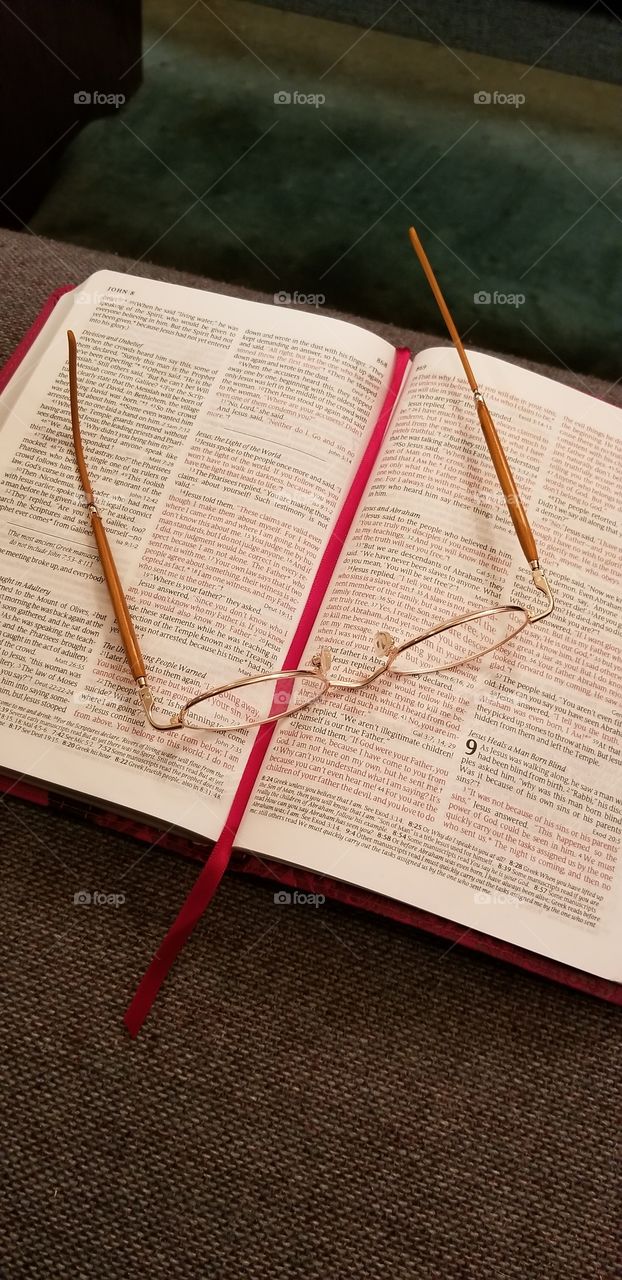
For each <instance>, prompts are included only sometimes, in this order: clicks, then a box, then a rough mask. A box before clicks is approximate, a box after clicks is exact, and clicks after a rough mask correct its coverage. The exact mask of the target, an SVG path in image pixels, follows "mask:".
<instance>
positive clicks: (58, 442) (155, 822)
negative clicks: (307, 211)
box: [0, 271, 622, 983]
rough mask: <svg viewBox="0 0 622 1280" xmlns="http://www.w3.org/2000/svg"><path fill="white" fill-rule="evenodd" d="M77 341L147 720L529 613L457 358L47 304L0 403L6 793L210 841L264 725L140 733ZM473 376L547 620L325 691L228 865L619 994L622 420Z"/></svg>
mask: <svg viewBox="0 0 622 1280" xmlns="http://www.w3.org/2000/svg"><path fill="white" fill-rule="evenodd" d="M67 329H71V330H73V332H74V333H75V334H76V338H77V342H78V351H79V375H80V408H81V418H82V432H83V438H84V447H85V451H86V456H87V459H88V463H89V469H90V471H91V475H92V479H93V484H94V488H95V491H96V494H97V500H98V504H99V506H100V508H101V510H102V512H103V513H104V515H105V522H106V529H107V531H108V537H109V540H110V543H111V545H112V546H113V547H114V554H115V559H116V561H117V565H118V567H119V573H120V576H121V579H122V581H123V586H124V589H125V592H126V595H127V599H128V602H129V603H130V606H131V610H132V617H133V620H134V625H135V626H136V630H137V632H138V633H139V635H140V638H141V645H142V649H143V652H144V655H145V659H146V662H147V667H148V670H149V678H150V684H151V685H152V686H153V688H154V690H155V691H156V693H157V697H158V702H159V704H160V705H162V707H164V708H167V707H170V708H171V709H174V708H176V707H178V706H180V705H181V704H183V703H185V702H186V701H187V700H188V699H189V698H192V696H193V694H196V693H199V692H200V691H201V690H203V689H205V688H206V687H210V686H211V687H213V686H216V685H222V684H225V683H227V682H229V681H234V680H236V679H238V678H239V677H244V676H248V675H254V674H256V673H261V672H262V671H265V672H270V671H276V670H279V669H281V668H282V667H283V666H284V665H285V660H286V658H287V655H288V653H289V652H290V651H291V647H292V642H293V640H294V638H295V637H296V638H297V639H296V643H297V644H298V643H299V648H300V658H301V663H303V664H305V663H306V664H307V665H308V663H309V662H310V660H311V658H312V655H315V654H317V653H318V652H321V651H322V650H323V649H329V650H330V651H331V653H332V664H333V670H335V671H337V672H338V673H339V674H340V675H341V676H342V677H343V679H344V680H347V679H348V678H349V677H350V678H354V677H360V675H361V673H362V672H365V671H366V670H370V669H371V667H372V666H373V663H374V656H373V653H374V637H375V636H376V634H377V633H378V632H386V633H390V635H391V636H393V637H395V638H396V639H397V640H398V641H400V640H406V639H407V638H408V637H411V636H417V635H418V634H419V633H421V632H423V631H425V630H426V629H428V628H430V627H433V626H434V624H435V623H437V622H441V621H442V620H444V619H446V618H449V617H451V616H452V615H457V614H462V613H466V612H467V611H468V610H469V609H471V608H472V609H480V608H482V607H486V606H487V605H490V606H491V607H492V606H495V605H498V604H499V603H502V602H504V601H506V600H507V601H512V602H515V603H517V604H521V605H523V606H525V607H526V608H528V609H529V608H534V609H537V606H538V601H537V600H536V599H535V598H534V597H535V596H536V595H537V592H535V591H534V587H533V584H532V581H531V575H530V573H529V570H528V568H527V566H526V564H525V562H524V560H523V559H522V558H521V555H520V550H519V547H518V545H517V543H516V539H515V536H514V533H513V529H512V525H511V522H510V520H509V517H508V512H507V509H506V507H505V503H504V501H503V497H502V494H501V492H500V490H499V487H498V485H497V482H496V478H495V475H494V471H493V469H492V466H491V462H490V458H489V456H488V454H487V452H486V448H485V445H484V442H483V440H482V436H481V432H480V429H479V424H478V420H477V415H476V414H475V412H474V408H473V399H472V396H471V395H470V394H469V388H468V386H467V385H466V383H465V380H464V375H463V374H462V371H461V369H460V366H459V362H458V358H457V356H456V353H455V352H454V351H453V350H452V349H450V348H446V347H443V348H441V347H439V348H436V347H435V348H433V349H431V350H428V351H425V352H423V353H421V354H419V355H418V356H416V357H415V358H414V359H410V357H409V355H408V353H406V352H397V353H396V351H395V350H394V349H393V348H392V347H391V346H390V345H389V344H388V343H387V342H385V341H383V340H382V339H380V338H379V337H376V336H375V335H373V334H371V333H369V332H367V331H365V330H364V329H362V328H359V327H357V326H354V325H350V324H346V323H344V322H343V321H338V320H334V319H331V318H329V317H323V316H322V317H321V316H315V315H310V314H308V313H302V312H299V311H295V310H292V309H290V308H285V307H278V306H274V307H271V306H265V305H262V304H258V303H251V302H244V301H240V300H237V299H233V298H227V297H224V296H220V295H215V294H211V293H208V292H202V291H198V290H191V289H186V288H182V287H179V286H173V285H169V284H161V283H156V282H153V281H149V280H143V279H138V278H135V277H132V276H128V275H122V274H117V273H115V272H107V271H106V272H98V273H97V274H95V275H93V276H92V277H90V278H89V279H88V280H87V281H86V282H85V283H84V285H83V286H81V287H80V288H79V289H77V290H73V291H67V292H66V293H65V294H64V296H62V297H61V298H60V299H59V300H58V301H57V302H56V305H55V306H54V307H53V308H50V314H49V316H48V318H47V320H46V322H45V324H43V326H42V327H41V328H40V331H39V333H38V335H37V336H36V337H35V339H34V341H33V342H32V343H31V345H30V346H29V348H28V350H27V351H26V353H25V354H24V355H23V358H22V359H21V360H20V361H19V363H18V362H17V361H14V362H13V365H12V366H11V368H10V369H9V370H8V373H10V375H11V376H10V377H8V378H5V382H6V386H5V389H4V391H3V393H2V397H1V398H0V427H1V430H0V598H1V601H2V627H1V628H0V662H1V669H2V683H1V687H0V769H1V770H2V771H3V774H4V775H5V778H6V779H8V780H9V781H8V782H5V787H6V789H8V790H10V791H13V792H14V793H16V794H28V786H25V784H28V785H29V786H31V787H32V785H33V784H34V786H35V787H39V788H42V789H45V790H46V791H49V792H50V793H56V794H60V795H66V796H69V797H79V798H80V800H81V802H84V803H87V804H88V805H89V806H93V807H94V808H103V809H105V810H107V811H109V812H114V813H115V814H117V815H124V816H125V817H126V818H130V819H134V820H138V821H140V822H141V823H142V824H149V825H151V826H152V827H154V828H157V829H159V830H162V829H166V830H167V831H169V832H171V833H173V835H175V836H177V837H184V838H187V839H188V840H189V841H190V842H192V844H193V846H194V848H195V849H196V847H197V844H198V842H211V841H216V840H217V839H218V837H219V834H220V832H221V830H222V828H223V824H224V823H225V821H226V818H227V814H228V813H229V810H230V807H231V804H232V801H233V799H234V797H235V795H236V791H237V788H238V786H239V783H240V779H241V778H242V775H243V773H244V770H245V768H246V767H247V766H248V762H249V757H250V753H251V752H252V750H253V743H254V740H255V738H256V735H257V732H258V731H257V730H252V729H251V730H240V731H237V732H235V733H227V734H219V733H215V734H202V733H197V732H193V731H191V730H185V731H182V732H178V733H165V734H158V733H156V732H154V731H153V729H151V728H150V726H149V725H148V724H147V723H146V721H145V717H144V714H143V711H142V709H141V705H140V702H139V700H138V698H137V697H136V691H135V688H134V685H133V681H132V679H131V676H130V673H129V671H128V669H127V664H126V662H125V656H124V653H123V648H122V645H121V643H120V637H119V633H118V629H117V626H116V623H115V621H114V615H113V612H112V608H111V605H110V601H109V597H108V595H107V592H106V586H105V583H104V580H103V576H102V571H101V566H100V563H99V560H98V556H97V549H96V547H95V544H94V541H93V537H92V532H91V529H90V526H89V521H88V518H87V513H86V511H85V506H84V495H83V493H82V490H81V487H80V484H79V481H78V475H77V470H76V464H75V457H74V455H73V450H72V442H71V429H70V416H69V389H68V369H67V340H66V331H67ZM470 358H471V361H472V364H473V368H474V370H475V372H476V375H477V379H478V382H479V384H480V385H481V386H482V387H483V388H485V391H486V397H487V401H488V404H489V405H490V407H491V409H492V411H493V413H494V417H495V421H496V423H497V426H498V428H499V431H500V434H501V437H502V440H503V444H504V446H505V449H506V452H507V454H508V456H509V458H510V459H511V464H512V467H513V470H514V473H515V475H516V476H517V478H518V480H519V482H520V489H521V493H522V495H523V498H524V501H525V505H526V507H527V510H528V513H529V518H530V520H531V523H532V526H533V528H534V530H535V531H536V534H537V539H538V544H539V547H540V551H541V555H542V558H543V562H544V563H545V565H546V569H547V571H548V574H549V578H550V582H551V586H552V588H553V591H554V593H555V598H556V608H555V610H554V612H553V613H552V614H551V615H550V616H549V617H548V618H546V619H545V620H544V621H542V622H541V623H539V624H538V626H533V627H531V626H528V627H526V628H525V629H524V630H523V631H521V632H520V634H518V635H517V636H516V637H515V638H514V639H513V640H512V641H511V642H510V643H509V644H506V645H504V646H503V647H502V648H499V649H497V650H495V651H494V652H492V653H490V654H488V655H487V656H485V657H483V658H481V659H479V660H478V661H475V662H472V663H469V664H467V665H464V666H460V667H457V668H456V669H454V670H447V671H442V672H436V673H434V674H430V675H422V676H419V677H416V678H415V677H413V678H393V677H392V676H391V674H390V673H389V674H387V675H386V676H385V677H384V678H383V679H380V680H377V681H376V682H374V683H373V684H371V685H369V687H367V688H363V689H360V690H357V691H356V692H350V691H348V690H339V689H331V691H330V692H329V693H328V694H327V695H326V696H325V697H323V698H322V699H321V700H320V701H319V702H317V704H314V705H312V706H309V707H308V708H307V709H305V710H303V711H301V712H300V713H299V714H297V715H295V716H292V717H291V718H290V719H285V720H282V721H280V722H279V723H278V724H275V725H274V726H272V729H271V737H270V741H269V745H268V748H267V754H266V755H265V759H264V760H263V763H262V766H261V769H260V770H259V775H258V777H257V779H256V781H255V785H254V788H253V791H252V795H250V798H249V801H248V803H247V804H246V806H245V811H244V816H243V817H242V819H241V822H240V825H239V828H238V832H237V837H236V848H237V849H238V850H240V851H242V852H244V853H245V854H246V853H250V854H252V855H255V857H256V858H258V859H261V860H265V859H268V860H269V862H270V867H271V868H272V869H273V870H274V868H276V875H277V877H278V875H279V871H278V868H279V867H281V868H283V871H284V879H285V882H287V875H286V874H285V873H286V869H287V868H288V867H290V868H291V867H295V868H297V869H299V870H302V871H304V872H309V873H313V874H314V875H315V876H316V877H317V876H321V877H323V878H324V883H325V882H326V878H327V877H328V878H330V883H331V884H333V885H335V887H336V888H337V887H338V885H339V884H340V883H341V884H347V885H351V886H356V887H357V888H359V889H361V890H364V891H369V892H370V893H371V894H373V895H380V896H381V897H382V898H383V899H389V900H393V901H394V902H397V903H401V904H406V905H410V906H412V907H416V908H419V909H420V910H421V911H423V912H426V913H430V918H432V917H438V918H441V919H443V920H447V921H454V922H458V923H459V924H460V925H461V926H463V927H464V930H465V938H464V940H465V942H466V943H467V944H468V942H469V937H468V936H466V931H476V932H478V933H480V934H485V935H492V936H493V937H496V938H499V939H502V940H505V941H506V942H509V943H511V944H514V945H515V946H517V947H520V948H523V949H524V950H525V952H532V953H538V954H539V955H542V956H545V957H550V958H552V959H553V960H555V961H559V962H562V963H563V964H565V965H568V966H572V967H574V968H575V969H578V970H583V971H585V972H586V973H588V974H592V975H597V976H598V977H600V978H602V979H606V980H608V982H609V983H615V982H621V981H622V929H621V927H620V920H621V915H622V874H621V872H622V865H621V864H622V858H621V854H622V788H621V786H620V778H621V774H620V764H621V762H622V734H621V730H622V589H621V585H620V584H621V581H622V515H621V510H620V506H621V503H620V494H621V493H622V414H621V413H620V411H618V410H616V409H614V408H612V407H611V406H609V405H606V404H603V403H600V402H598V401H596V400H594V399H592V398H590V397H589V396H587V395H584V394H582V393H581V392H578V391H574V390H570V389H568V388H567V387H565V386H562V385H559V384H557V383H555V382H553V381H551V380H549V379H545V378H543V377H541V376H539V375H537V374H533V373H528V372H525V371H524V370H521V369H519V368H517V367H515V366H514V365H510V364H508V363H505V362H504V361H501V360H498V359H494V358H492V357H489V356H486V355H482V354H478V353H477V352H473V353H470ZM363 464H365V466H366V468H367V470H366V471H365V473H364V481H365V482H364V483H362V482H361V483H359V485H358V489H357V477H358V478H359V481H360V480H361V475H362V474H363V473H362V472H361V468H362V466H363ZM353 495H354V496H355V499H356V500H354V497H353ZM344 513H346V514H347V520H346V523H345V525H344ZM335 530H339V535H338V536H339V540H340V545H339V547H338V549H337V550H338V554H337V553H335V555H334V557H333V560H334V564H333V565H332V566H331V571H330V573H325V574H324V577H323V578H322V573H321V572H319V571H320V569H321V566H323V565H325V564H326V550H327V547H328V546H329V545H330V544H331V539H333V544H334V539H335ZM344 530H345V532H344ZM342 535H343V536H342ZM189 847H190V846H189ZM256 865H259V863H257V864H256ZM251 869H252V868H251Z"/></svg>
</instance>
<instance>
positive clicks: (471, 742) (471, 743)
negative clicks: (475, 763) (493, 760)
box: [466, 738, 477, 756]
mask: <svg viewBox="0 0 622 1280" xmlns="http://www.w3.org/2000/svg"><path fill="white" fill-rule="evenodd" d="M476 751H477V743H476V741H475V738H467V744H466V754H467V755H468V756H474V755H475V752H476Z"/></svg>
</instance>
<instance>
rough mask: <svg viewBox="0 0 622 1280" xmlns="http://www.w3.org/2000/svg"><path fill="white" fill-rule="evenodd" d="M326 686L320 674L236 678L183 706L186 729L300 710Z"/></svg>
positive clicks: (244, 724) (233, 725) (241, 723)
mask: <svg viewBox="0 0 622 1280" xmlns="http://www.w3.org/2000/svg"><path fill="white" fill-rule="evenodd" d="M325 688H326V682H325V680H324V679H323V678H322V676H319V675H318V676H314V675H310V674H308V673H307V672H303V673H302V674H301V675H289V674H287V673H285V674H283V675H279V676H261V677H260V679H258V680H257V679H255V680H249V681H240V682H239V684H237V685H236V687H235V688H230V689H225V690H224V691H223V692H216V693H204V694H202V695H201V697H200V698H198V699H196V700H195V701H194V703H193V704H190V703H187V704H186V707H185V708H184V724H185V725H186V726H187V728H188V729H246V728H248V727H249V726H250V725H253V724H257V723H258V722H259V723H261V722H263V721H266V720H278V719H280V718H281V716H289V715H292V714H293V713H294V712H295V711H302V710H303V708H304V707H308V706H310V705H311V703H312V702H317V700H318V698H321V696H322V694H323V693H324V690H325Z"/></svg>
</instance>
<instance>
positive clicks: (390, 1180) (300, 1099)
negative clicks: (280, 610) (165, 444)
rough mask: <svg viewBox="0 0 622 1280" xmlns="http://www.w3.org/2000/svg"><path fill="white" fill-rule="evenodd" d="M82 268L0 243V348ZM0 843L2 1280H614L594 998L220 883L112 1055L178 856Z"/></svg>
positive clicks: (184, 868)
mask: <svg viewBox="0 0 622 1280" xmlns="http://www.w3.org/2000/svg"><path fill="white" fill-rule="evenodd" d="M58 254H60V255H61V257H62V258H63V259H64V263H63V264H62V265H61V263H60V262H59V261H58V258H57V256H56V255H58ZM93 264H94V265H109V264H110V258H109V257H108V258H106V259H104V258H103V255H94V254H89V253H88V252H87V251H84V250H73V249H70V248H68V247H67V246H66V245H62V246H53V247H52V248H50V247H48V246H46V245H45V244H37V243H36V242H35V241H33V240H32V239H27V238H25V237H16V236H14V235H10V234H7V233H2V234H1V235H0V282H1V283H2V292H3V299H4V315H5V319H4V324H3V327H4V329H5V332H4V333H3V335H2V336H3V342H4V346H5V349H6V347H8V346H10V345H11V343H12V342H14V341H15V340H16V338H17V337H19V336H21V333H22V332H23V330H24V329H25V327H26V326H27V324H28V323H29V322H30V321H31V320H32V319H33V318H34V314H35V313H36V311H37V309H38V307H39V305H40V303H41V301H42V300H43V298H44V296H45V295H46V293H47V292H48V291H49V290H50V289H51V288H52V287H53V286H54V285H56V284H58V283H61V282H63V281H65V280H68V279H69V280H70V279H72V278H73V279H79V278H80V277H81V276H82V277H83V276H84V275H86V274H87V272H88V270H89V269H92V265H93ZM142 271H143V273H147V274H148V273H149V269H148V268H147V267H145V265H144V264H143V267H142ZM153 274H158V275H168V276H169V277H170V276H171V275H172V274H173V273H171V272H162V271H160V270H159V269H158V270H157V271H154V272H153ZM0 849H1V852H2V860H3V876H2V882H3V889H4V903H3V924H4V929H3V934H4V940H3V950H4V952H5V955H4V970H5V975H6V977H5V982H4V985H3V995H2V1011H1V1025H2V1030H3V1039H4V1042H5V1047H4V1052H3V1074H4V1077H5V1090H4V1097H5V1102H6V1114H5V1121H4V1126H3V1139H4V1141H3V1156H2V1159H3V1165H4V1167H3V1169H2V1177H1V1183H0V1185H1V1188H2V1191H1V1195H2V1200H3V1205H4V1212H5V1226H4V1230H3V1232H2V1243H1V1245H0V1249H1V1254H0V1275H1V1276H2V1277H3V1280H4V1277H6V1278H7V1280H22V1278H23V1280H82V1278H83V1277H84V1278H86V1277H88V1278H89V1280H90V1278H92V1277H95V1278H97V1280H99V1278H100V1277H101V1278H102V1280H127V1277H140V1278H142V1277H148V1278H149V1280H160V1278H162V1280H170V1278H172V1277H175V1278H177V1277H179V1278H181V1280H196V1278H199V1277H200V1280H367V1278H368V1277H369V1280H385V1278H386V1280H613V1277H614V1276H616V1275H619V1274H620V1272H619V1265H620V1255H619V1235H618V1226H617V1222H618V1218H619V1187H620V1183H619V1166H618V1165H617V1163H616V1158H615V1143H616V1138H617V1134H618V1132H619V1126H620V1118H621V1108H620V1080H619V1050H618V1045H619V1021H620V1019H619V1013H618V1012H617V1011H616V1010H615V1009H613V1008H612V1007H611V1006H607V1005H604V1004H600V1003H599V1002H597V1001H596V1000H594V999H592V998H590V997H587V996H581V995H578V994H577V993H573V992H571V991H568V990H565V989H563V988H560V987H556V986H554V985H553V984H550V983H547V982H545V981H544V980H542V979H539V978H536V977H532V976H529V975H527V974H525V973H521V972H519V971H517V970H514V969H512V968H510V967H507V966H505V965H502V964H500V963H496V962H494V961H492V960H490V959H487V958H485V957H482V956H478V955H475V954H473V953H470V952H468V951H466V950H464V949H462V948H461V947H459V946H454V947H451V948H448V947H447V944H446V943H443V942H441V941H439V940H437V939H433V938H430V937H428V936H424V935H422V934H419V933H417V932H416V931H415V930H412V929H406V928H402V927H400V926H398V925H394V924H392V923H390V922H388V921H386V920H381V919H379V918H370V917H367V916H365V915H364V914H363V913H359V912H356V911H353V910H350V909H348V908H345V907H341V906H338V905H336V904H331V903H327V904H326V905H325V906H324V907H323V908H322V909H321V911H320V910H316V911H311V910H310V909H307V908H303V907H300V908H294V907H287V908H283V907H279V906H276V905H275V904H274V902H273V895H272V889H271V887H270V886H268V885H266V884H263V883H262V884H259V883H256V882H254V881H249V880H246V879H244V878H243V877H238V876H234V875H230V876H228V877H226V878H225V881H224V883H223V885H222V887H221V889H220V892H219V893H218V895H217V897H216V900H215V902H214V903H213V904H212V906H211V907H210V910H209V912H208V915H207V916H206V918H205V921H204V922H203V925H202V926H201V928H200V929H199V930H198V931H197V933H196V935H195V937H194V938H193V940H192V942H191V944H190V945H189V946H188V948H187V950H186V951H185V953H184V955H183V956H182V958H181V960H180V962H179V963H178V964H177V966H176V968H175V970H174V973H173V975H172V977H171V979H170V980H169V981H168V982H167V984H166V986H165V988H164V989H163V991H162V993H161V995H160V998H159V1000H158V1002H157V1005H156V1008H155V1010H154V1012H153V1014H152V1016H151V1018H150V1019H149V1021H148V1023H147V1024H146V1026H145V1028H144V1030H143V1032H142V1033H141V1035H140V1037H139V1038H138V1040H137V1041H136V1042H135V1043H131V1042H130V1040H129V1039H128V1037H127V1035H126V1034H125V1033H124V1031H123V1029H122V1026H121V1016H122V1012H123V1009H124V1007H125V1004H126V1003H127V1001H128V999H129V997H130V995H131V993H132V991H133V989H134V986H135V984H136V982H137V980H138V978H139V977H140V975H141V974H142V972H143V970H144V967H145V965H146V963H147V961H148V960H149V958H150V957H151V954H152V952H153V950H154V949H155V947H156V946H157V944H158V943H159V941H160V940H161V937H162V934H163V932H164V931H165V929H166V927H167V926H168V924H169V923H170V921H171V919H172V917H173V915H174V914H175V912H176V909H177V907H178V905H179V904H180V903H181V901H182V899H183V897H184V896H185V894H186V892H187V891H188V889H189V887H190V885H191V883H192V881H193V879H194V877H195V875H196V867H195V866H193V865H190V864H188V863H186V862H184V861H183V860H182V859H180V858H177V857H175V856H174V855H171V854H165V853H163V852H157V851H153V852H146V850H145V848H144V846H141V845H138V844H136V843H134V842H132V841H131V840H129V839H126V838H124V837H122V836H118V835H116V834H112V833H110V834H108V833H105V832H103V831H100V830H97V829H94V828H91V827H87V826H84V825H82V824H81V823H79V822H78V821H77V820H71V819H69V818H67V817H62V816H59V815H54V814H51V813H46V812H44V811H39V810H37V809H35V808H34V807H32V806H28V805H25V804H23V803H21V802H18V801H15V800H8V801H6V802H0ZM82 888H86V889H91V890H94V889H100V890H104V891H106V892H108V893H117V894H124V895H125V902H124V904H123V905H120V906H119V907H118V908H115V907H111V906H108V907H105V906H101V907H94V906H92V907H79V906H74V902H73V898H74V894H75V893H76V892H77V891H78V890H80V889H82Z"/></svg>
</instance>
